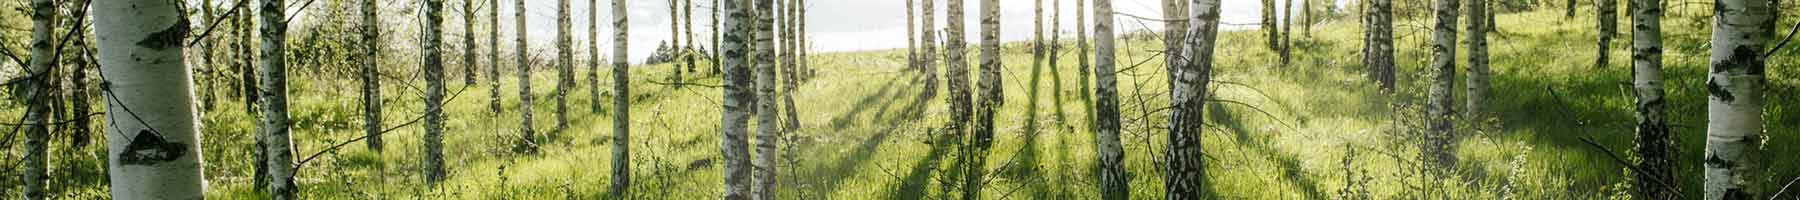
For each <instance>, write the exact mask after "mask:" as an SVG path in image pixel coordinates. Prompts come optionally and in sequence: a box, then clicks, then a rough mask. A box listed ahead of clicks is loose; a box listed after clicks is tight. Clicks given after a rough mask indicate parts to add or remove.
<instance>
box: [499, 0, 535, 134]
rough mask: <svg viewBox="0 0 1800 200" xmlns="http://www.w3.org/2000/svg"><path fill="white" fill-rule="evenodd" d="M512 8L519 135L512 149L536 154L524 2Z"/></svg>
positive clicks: (516, 1) (519, 2)
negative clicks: (515, 145)
mask: <svg viewBox="0 0 1800 200" xmlns="http://www.w3.org/2000/svg"><path fill="white" fill-rule="evenodd" d="M496 1H498V0H496ZM513 8H514V13H513V20H514V23H513V24H514V26H513V29H514V30H515V31H516V32H515V33H518V35H519V36H518V37H516V38H513V41H515V42H513V45H514V51H513V54H516V55H515V56H517V59H516V60H514V61H513V64H514V65H518V66H519V73H515V75H516V76H515V77H517V80H518V82H519V134H520V135H519V145H518V146H517V147H514V148H513V151H514V152H521V153H537V151H538V143H537V131H536V130H535V129H533V128H532V127H531V126H532V125H531V122H532V121H533V120H532V119H531V111H532V110H534V109H536V107H537V106H534V105H537V104H533V103H531V100H532V99H533V98H535V97H536V96H534V95H535V94H533V92H532V91H531V60H529V57H530V56H531V51H528V50H527V49H526V48H527V46H526V45H527V43H526V42H525V38H527V37H528V36H527V34H526V33H525V0H515V1H514V2H513Z"/></svg>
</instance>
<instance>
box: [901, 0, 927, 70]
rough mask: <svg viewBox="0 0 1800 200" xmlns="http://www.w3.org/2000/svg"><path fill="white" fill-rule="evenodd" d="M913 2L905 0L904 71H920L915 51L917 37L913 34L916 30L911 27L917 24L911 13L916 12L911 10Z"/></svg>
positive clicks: (915, 33)
mask: <svg viewBox="0 0 1800 200" xmlns="http://www.w3.org/2000/svg"><path fill="white" fill-rule="evenodd" d="M913 1H915V0H906V69H909V70H920V69H919V67H920V66H919V50H917V49H918V46H919V40H918V38H919V35H918V32H914V31H917V30H918V29H917V28H915V27H913V24H915V23H918V22H916V20H915V19H917V18H918V16H917V15H914V14H913V11H915V10H917V9H915V8H913V3H914V2H913ZM926 1H931V0H926Z"/></svg>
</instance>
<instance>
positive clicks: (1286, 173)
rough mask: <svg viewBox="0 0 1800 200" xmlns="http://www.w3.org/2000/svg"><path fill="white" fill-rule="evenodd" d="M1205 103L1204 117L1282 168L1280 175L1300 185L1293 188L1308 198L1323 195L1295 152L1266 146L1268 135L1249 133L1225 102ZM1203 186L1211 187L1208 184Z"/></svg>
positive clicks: (1240, 146)
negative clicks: (1205, 112)
mask: <svg viewBox="0 0 1800 200" xmlns="http://www.w3.org/2000/svg"><path fill="white" fill-rule="evenodd" d="M1207 104H1210V105H1208V106H1206V110H1207V114H1208V117H1207V118H1210V119H1211V121H1212V122H1213V123H1214V125H1216V126H1220V127H1224V128H1225V129H1227V130H1230V131H1231V132H1232V133H1233V134H1234V136H1235V137H1236V139H1237V142H1236V143H1237V145H1238V147H1239V148H1249V149H1248V150H1249V151H1250V152H1255V153H1259V154H1262V155H1263V157H1264V158H1265V159H1268V160H1269V161H1272V162H1275V164H1276V165H1277V167H1280V168H1281V169H1280V170H1281V172H1282V176H1281V179H1283V180H1286V181H1287V182H1289V183H1291V184H1293V185H1294V186H1296V187H1299V188H1295V189H1296V190H1300V192H1301V193H1302V194H1303V195H1305V196H1306V197H1307V198H1308V199H1325V195H1324V192H1322V191H1321V190H1320V189H1319V183H1318V181H1317V180H1313V179H1312V178H1311V177H1310V176H1307V175H1306V171H1305V170H1306V169H1305V168H1304V167H1303V166H1300V160H1299V159H1298V158H1297V157H1298V156H1297V155H1293V154H1292V153H1288V152H1283V151H1281V149H1277V148H1275V147H1271V146H1269V143H1268V139H1269V138H1268V137H1269V136H1253V135H1250V130H1248V129H1247V128H1245V127H1244V123H1243V122H1242V121H1239V120H1238V119H1237V118H1236V116H1234V115H1233V114H1232V113H1231V112H1230V111H1229V109H1227V108H1225V104H1220V103H1216V102H1208V103H1207ZM1204 189H1208V190H1210V189H1211V188H1204ZM1208 194H1211V192H1208Z"/></svg>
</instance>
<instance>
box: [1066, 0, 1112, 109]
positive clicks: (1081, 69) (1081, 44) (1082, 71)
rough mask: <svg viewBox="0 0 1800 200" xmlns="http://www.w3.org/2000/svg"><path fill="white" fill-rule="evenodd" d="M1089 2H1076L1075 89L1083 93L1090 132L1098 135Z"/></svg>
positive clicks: (1083, 103) (1082, 106)
mask: <svg viewBox="0 0 1800 200" xmlns="http://www.w3.org/2000/svg"><path fill="white" fill-rule="evenodd" d="M1089 1H1092V0H1075V51H1076V52H1075V76H1076V81H1075V82H1077V83H1078V85H1077V86H1076V87H1077V88H1075V89H1076V91H1079V93H1081V95H1078V96H1081V112H1082V118H1083V119H1085V120H1084V122H1086V123H1087V124H1086V127H1087V130H1088V132H1090V133H1096V134H1098V133H1100V129H1099V126H1097V125H1096V123H1097V122H1098V121H1096V119H1095V118H1094V98H1093V92H1091V91H1092V90H1089V88H1091V87H1088V85H1089V83H1091V82H1093V79H1092V78H1090V76H1091V75H1092V74H1093V73H1094V71H1093V70H1091V69H1092V66H1090V65H1089V64H1092V62H1088V29H1087V24H1088V20H1087V15H1088V12H1087V4H1088V2H1089ZM1108 27H1111V26H1110V25H1109V26H1108Z"/></svg>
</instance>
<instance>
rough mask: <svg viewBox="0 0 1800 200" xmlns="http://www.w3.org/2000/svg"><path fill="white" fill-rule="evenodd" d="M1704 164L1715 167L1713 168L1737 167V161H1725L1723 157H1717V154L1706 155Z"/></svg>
mask: <svg viewBox="0 0 1800 200" xmlns="http://www.w3.org/2000/svg"><path fill="white" fill-rule="evenodd" d="M1706 166H1709V167H1715V168H1725V169H1731V168H1735V167H1737V162H1732V161H1727V160H1725V159H1723V158H1719V155H1706Z"/></svg>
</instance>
